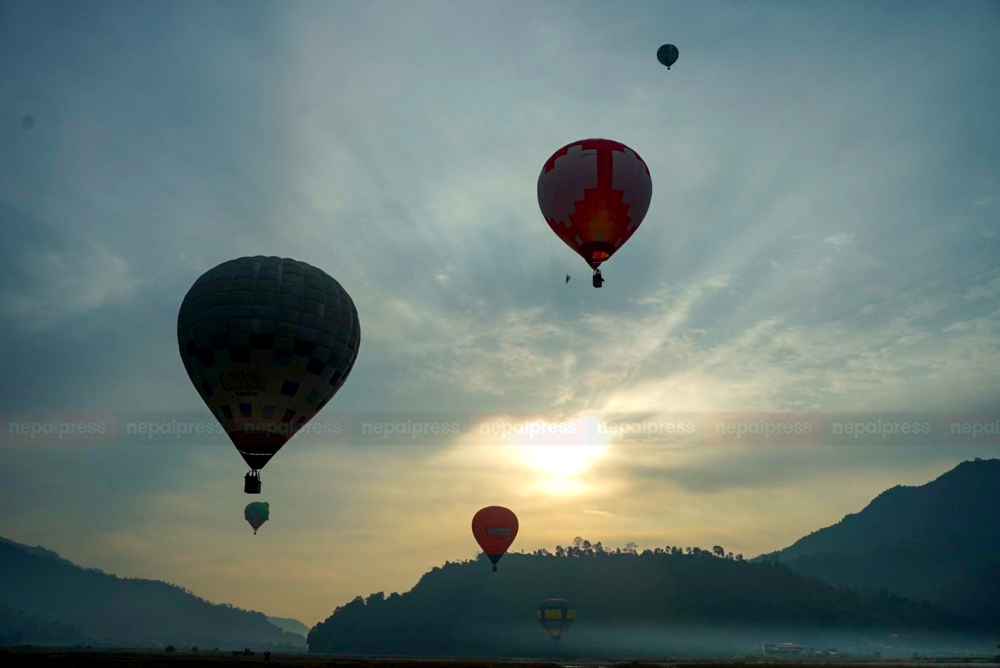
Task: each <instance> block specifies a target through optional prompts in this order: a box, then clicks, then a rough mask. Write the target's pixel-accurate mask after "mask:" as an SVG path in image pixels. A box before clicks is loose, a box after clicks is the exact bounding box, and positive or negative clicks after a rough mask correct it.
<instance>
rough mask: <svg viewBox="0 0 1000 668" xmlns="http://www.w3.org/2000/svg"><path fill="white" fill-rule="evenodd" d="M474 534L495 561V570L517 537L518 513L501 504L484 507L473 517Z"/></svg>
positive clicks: (487, 554)
mask: <svg viewBox="0 0 1000 668" xmlns="http://www.w3.org/2000/svg"><path fill="white" fill-rule="evenodd" d="M472 535H473V536H475V537H476V542H477V543H479V547H481V548H483V552H485V553H486V556H487V557H489V558H490V561H492V562H493V572H496V570H497V562H498V561H500V557H502V556H503V555H504V554H505V553H506V552H507V548H509V547H510V544H511V543H513V542H514V539H515V538H516V537H517V515H515V514H514V513H512V512H511V511H509V510H507V509H506V508H502V507H500V506H490V507H489V508H483V509H482V510H480V511H479V512H478V513H476V516H475V517H473V518H472Z"/></svg>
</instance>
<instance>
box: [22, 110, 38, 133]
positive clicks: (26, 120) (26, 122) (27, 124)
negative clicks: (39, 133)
mask: <svg viewBox="0 0 1000 668" xmlns="http://www.w3.org/2000/svg"><path fill="white" fill-rule="evenodd" d="M34 125H35V117H34V116H32V115H31V114H26V115H25V116H24V117H23V118H21V127H23V128H24V129H25V130H30V129H31V128H32V127H34Z"/></svg>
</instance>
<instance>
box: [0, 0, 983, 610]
mask: <svg viewBox="0 0 1000 668" xmlns="http://www.w3.org/2000/svg"><path fill="white" fill-rule="evenodd" d="M666 42H669V43H673V44H676V45H677V46H678V47H679V49H680V59H679V60H678V62H677V64H676V65H674V67H673V68H672V69H671V70H670V71H667V70H666V69H665V68H663V67H662V66H661V65H659V64H658V63H657V61H656V58H655V53H656V49H657V48H658V47H659V46H660V45H661V44H663V43H666ZM997 81H1000V4H998V3H996V2H994V1H991V0H985V1H982V2H978V1H973V0H962V1H961V2H949V3H944V2H916V1H905V2H903V1H885V2H879V3H871V2H852V1H843V2H837V3H828V2H818V1H811V0H810V1H801V2H795V3H790V2H763V1H762V2H754V3H747V2H709V1H704V0H699V1H698V2H694V1H690V2H672V1H666V0H663V1H656V2H653V1H650V2H640V1H639V0H632V1H629V2H621V3H601V2H589V1H579V2H544V3H540V2H529V1H526V0H525V1H515V2H503V3H500V2H478V1H477V2H458V1H457V0H455V1H452V2H437V1H429V0H428V1H419V2H417V1H414V2H402V1H395V2H379V1H373V2H365V3H356V2H352V3H348V2H333V1H330V2H300V1H293V0H288V1H286V2H261V1H259V0H246V1H242V2H218V1H213V2H193V1H177V2H170V3H135V2H127V1H121V2H112V1H100V2H90V3H79V2H70V1H68V0H66V1H61V2H51V1H48V0H32V1H31V2H27V1H22V2H6V3H3V4H2V5H0V231H2V242H0V332H2V336H0V341H2V345H0V370H2V373H0V417H2V419H3V422H2V424H0V509H2V510H0V535H2V536H4V537H7V538H9V539H12V540H16V541H19V542H23V543H28V544H31V545H35V544H41V545H43V546H45V547H48V548H50V549H53V550H56V551H57V552H59V553H60V554H61V555H62V556H63V557H65V558H68V559H70V560H72V561H74V562H76V563H79V564H81V565H84V566H87V567H95V568H101V569H102V570H105V571H108V572H113V573H116V574H118V575H121V576H131V577H148V578H154V579H160V580H166V581H170V582H174V583H176V584H179V585H182V586H184V587H187V588H189V589H191V590H193V591H194V592H195V593H196V594H198V595H200V596H202V597H205V598H207V599H209V600H211V601H214V602H228V603H231V604H233V605H237V606H239V607H243V608H250V609H256V610H261V611H264V612H266V613H267V614H269V615H274V616H281V617H294V618H297V619H300V620H301V621H303V622H305V623H306V624H309V625H312V624H314V623H316V622H318V621H320V620H322V619H324V618H326V617H327V616H328V615H329V614H330V613H331V612H332V611H333V609H334V608H335V607H336V606H338V605H342V604H344V603H346V602H348V601H350V600H351V599H352V598H354V597H355V596H358V595H364V596H367V595H368V594H370V593H372V592H376V591H385V592H386V593H388V592H392V591H406V590H408V589H409V588H411V587H412V586H413V585H414V584H415V583H416V582H417V580H418V579H419V577H420V576H421V574H423V573H424V572H426V571H428V570H429V569H430V568H431V567H433V566H435V565H441V564H442V563H443V562H444V561H446V560H451V561H455V560H461V559H468V558H472V557H474V556H475V555H476V554H477V552H478V547H477V546H476V544H475V542H474V541H473V538H472V535H471V531H470V528H469V525H470V520H471V517H472V515H473V514H474V512H475V511H476V510H478V509H479V508H481V507H483V506H486V505H505V506H507V507H510V508H511V509H513V510H515V512H516V513H517V514H518V516H519V518H520V522H521V529H520V533H519V534H518V538H517V540H516V542H515V543H514V546H513V548H512V549H515V550H518V549H524V550H535V549H538V548H540V547H546V548H548V549H550V550H551V549H553V548H554V546H555V545H557V544H561V545H567V544H568V543H570V542H571V541H572V540H573V538H574V537H575V536H582V537H584V538H587V539H589V540H591V541H593V542H596V541H602V542H603V543H604V544H605V545H621V546H623V545H624V544H625V543H626V542H628V541H634V542H636V543H638V545H639V547H640V549H642V548H645V547H650V548H652V547H656V546H663V545H682V546H700V547H704V548H709V549H710V548H711V547H712V546H713V545H717V544H718V545H722V546H723V547H724V548H725V549H727V550H731V551H733V552H738V553H743V554H745V555H746V556H747V557H750V556H756V555H758V554H761V553H765V552H770V551H772V550H776V549H780V548H783V547H786V546H787V545H790V544H791V543H793V542H794V541H795V540H797V539H798V538H800V537H801V536H803V535H805V534H808V533H810V532H812V531H814V530H816V529H819V528H820V527H823V526H828V525H830V524H833V523H835V522H837V521H838V520H839V519H841V517H843V516H844V515H845V514H847V513H850V512H857V511H859V510H861V509H862V508H863V507H864V506H865V505H866V504H867V503H868V502H869V501H870V500H871V499H872V498H873V497H874V496H876V495H877V494H878V493H880V492H881V491H883V490H885V489H887V488H890V487H892V486H894V485H898V484H905V485H919V484H923V483H925V482H927V481H929V480H932V479H933V478H935V477H937V476H938V475H941V474H942V473H944V472H945V471H947V470H949V469H950V468H952V467H954V466H955V465H956V464H958V463H959V462H961V461H963V460H967V459H971V458H974V457H983V458H989V457H996V456H998V455H1000V445H998V444H1000V441H998V438H997V436H996V433H995V432H992V435H990V433H989V432H988V431H984V432H983V434H984V435H983V436H982V437H981V438H977V439H971V438H964V439H962V438H960V439H957V440H956V439H947V438H943V437H940V436H942V434H940V433H939V431H942V430H944V429H945V428H944V427H939V426H932V428H931V434H930V436H927V435H926V434H925V433H923V432H920V434H919V435H918V436H915V437H913V438H909V437H906V436H902V435H900V433H899V432H897V433H896V434H895V435H892V436H891V437H885V436H884V435H883V436H864V437H861V438H853V437H844V436H843V435H841V437H839V438H834V437H833V436H831V434H836V433H837V432H835V431H833V432H831V429H835V427H834V426H831V425H833V423H834V422H836V419H838V418H837V417H836V416H839V415H843V414H852V415H855V416H857V415H862V416H867V417H863V418H859V417H853V418H850V419H848V420H847V421H848V422H851V421H854V422H856V421H858V420H862V419H863V420H867V421H868V422H866V424H867V423H869V422H871V421H872V420H877V419H882V420H883V421H884V423H892V424H895V425H897V427H898V425H899V424H902V423H919V424H931V425H939V419H940V416H941V415H942V414H943V413H948V414H950V413H959V414H963V415H965V414H973V413H974V414H975V415H974V416H972V417H968V416H966V417H968V419H969V420H979V422H977V424H980V425H987V426H986V427H983V429H984V430H988V429H990V427H989V426H988V425H989V424H991V422H990V420H992V419H995V418H997V417H1000V415H998V413H1000V404H998V401H1000V383H998V382H997V380H998V378H1000V345H998V342H1000V262H998V260H997V258H998V257H1000V255H998V251H1000V215H998V211H1000V124H998V123H997V118H1000V87H998V86H997ZM25 117H30V119H31V121H33V122H24V119H25ZM588 137H604V138H609V139H614V140H616V141H620V142H622V143H624V144H626V145H627V146H629V147H631V148H632V149H634V150H635V151H636V152H637V153H638V154H639V155H640V156H642V158H643V159H644V160H645V162H646V163H647V165H648V166H649V170H650V173H651V176H652V180H653V196H652V202H651V205H650V208H649V212H648V214H647V216H646V218H645V220H644V222H643V223H642V225H641V227H640V228H639V230H638V231H637V233H636V234H635V236H634V237H633V238H632V239H631V240H630V241H629V243H628V244H626V245H625V246H624V247H623V248H622V249H621V250H620V251H619V252H618V253H616V254H615V256H614V257H613V258H612V260H611V261H609V262H607V263H606V264H605V267H604V277H605V279H606V283H605V284H604V287H603V288H602V289H600V290H594V289H593V288H592V287H591V286H590V284H589V280H588V278H589V276H588V269H587V267H586V264H585V263H584V262H583V261H582V260H581V259H580V258H579V257H577V256H575V255H574V254H573V252H572V251H571V250H570V249H569V248H568V247H566V246H564V245H563V244H562V243H561V242H560V241H559V240H558V239H557V238H555V236H554V235H553V234H552V233H551V231H550V230H549V229H548V227H547V226H546V225H545V222H544V220H543V219H542V217H541V214H540V213H539V210H538V203H537V197H536V183H537V178H538V174H539V172H540V170H541V167H542V165H543V163H544V162H545V161H546V159H547V158H548V157H549V156H550V155H551V154H552V153H554V152H555V151H556V150H557V149H559V148H560V147H562V146H564V145H566V144H568V143H570V142H572V141H575V140H579V139H584V138H588ZM249 255H278V256H281V257H291V258H295V259H297V260H301V261H304V262H307V263H309V264H312V265H314V266H316V267H319V268H321V269H323V270H324V271H326V272H327V273H329V274H330V275H331V276H333V277H334V278H336V279H337V280H338V281H339V282H340V283H341V284H342V285H343V286H344V288H345V289H346V290H347V291H348V292H349V293H350V294H351V296H352V298H353V300H354V302H355V304H356V306H357V309H358V313H359V318H360V322H361V328H362V342H361V351H360V354H359V357H358V360H357V363H356V365H355V367H354V370H353V372H352V374H351V376H350V378H349V380H348V381H347V383H346V384H345V385H344V387H343V388H342V389H341V391H340V392H339V393H338V395H337V396H336V398H335V399H334V400H333V401H332V402H331V403H330V404H329V405H328V406H327V407H326V408H325V409H324V412H323V413H322V414H321V415H320V416H319V417H317V421H319V420H322V419H327V418H329V420H330V421H338V420H339V421H340V422H338V424H346V425H347V427H346V431H344V432H343V433H342V434H341V435H340V436H338V437H337V438H326V437H325V436H312V437H311V438H306V437H305V436H302V435H300V436H299V437H296V439H297V440H298V441H299V442H298V443H297V442H296V440H293V441H292V442H291V443H290V444H289V445H288V446H287V447H286V448H285V449H283V450H282V451H281V452H280V453H279V454H278V456H276V457H275V458H274V460H273V461H272V462H271V463H270V464H269V465H268V467H267V468H266V469H265V470H264V472H263V475H262V478H263V481H264V494H262V496H261V498H260V500H266V501H268V502H269V503H270V505H271V520H270V521H269V522H268V523H267V524H265V525H264V527H263V528H262V529H261V531H260V533H259V534H258V535H256V536H254V535H253V534H252V532H251V530H250V529H249V527H248V526H247V525H246V523H245V522H244V520H243V517H242V509H243V506H244V505H245V504H246V503H247V501H248V499H249V498H250V497H247V496H246V495H244V494H243V492H242V480H241V477H242V475H243V473H244V472H245V465H244V464H243V461H242V460H241V459H240V457H239V456H238V454H237V453H236V451H235V449H234V448H233V447H232V445H231V444H230V443H229V442H228V439H227V438H226V437H225V436H224V435H220V434H208V435H205V436H199V437H185V438H173V437H163V438H159V437H158V438H155V439H146V440H143V438H142V437H140V436H135V435H132V436H123V435H122V434H121V427H122V425H124V424H125V423H126V422H129V421H130V420H131V421H133V422H134V421H135V420H147V421H149V422H157V423H159V422H166V421H170V420H175V419H188V418H190V419H191V420H194V421H200V422H201V423H203V424H210V423H212V422H214V420H213V418H212V416H211V414H210V413H209V412H208V410H207V409H206V408H205V407H204V404H203V403H202V402H201V399H200V397H199V396H198V394H197V392H195V390H194V388H193V387H192V386H191V383H190V381H189V380H188V378H187V375H186V373H185V370H184V367H183V365H182V364H181V360H180V356H179V354H178V351H177V342H176V318H177V311H178V308H179V306H180V302H181V300H182V299H183V297H184V294H185V293H186V291H187V290H188V288H189V287H190V286H191V284H192V283H194V281H195V280H196V279H197V278H198V276H200V275H201V274H202V273H204V272H205V271H207V270H208V269H210V268H212V267H214V266H216V265H217V264H219V263H221V262H224V261H226V260H229V259H233V258H237V257H243V256H249ZM565 273H569V274H570V275H572V276H573V277H574V278H575V279H578V280H574V281H571V282H570V283H569V284H568V285H567V284H564V280H563V277H564V274H565ZM720 415H722V416H724V417H723V418H718V416H720ZM108 416H112V417H113V418H114V419H115V420H116V424H117V425H118V427H119V429H118V431H116V432H115V435H113V436H107V437H100V436H97V437H94V438H90V439H87V438H77V439H73V438H69V439H60V438H56V437H54V436H45V435H44V434H41V435H38V436H37V437H36V438H29V437H14V436H12V432H11V429H12V427H11V425H13V424H22V423H24V422H32V421H34V422H35V423H38V424H41V423H42V422H43V421H44V420H51V419H59V420H63V421H67V420H68V421H73V420H79V421H84V422H93V421H100V420H103V419H106V418H107V417H108ZM136 416H140V417H136ZM760 416H764V418H760ZM797 416H798V417H797ZM802 416H806V417H802ZM817 416H819V417H817ZM716 418H718V419H716ZM719 419H721V420H723V422H726V424H729V423H730V422H731V423H733V424H736V423H740V424H745V425H751V424H754V423H756V422H757V421H758V420H759V419H766V420H770V421H772V422H774V421H776V420H777V421H778V422H782V421H792V422H795V421H799V422H802V421H803V420H804V421H805V422H809V423H810V424H813V425H821V426H819V427H817V429H818V431H816V430H814V431H813V432H811V435H810V436H803V437H801V438H798V437H795V436H792V437H787V438H784V439H768V438H763V437H757V438H751V436H749V435H748V436H746V437H745V438H743V437H740V438H736V437H732V436H729V437H723V438H718V437H713V435H712V427H711V425H717V424H718V423H719V422H718V420H719ZM961 419H963V420H964V419H966V418H965V417H963V418H961ZM406 420H410V421H411V423H413V422H418V423H421V424H430V423H434V424H438V425H452V424H455V425H458V428H456V429H445V430H444V431H448V432H449V433H446V434H440V435H438V436H433V437H429V436H426V435H424V436H414V435H413V434H412V433H411V432H412V428H411V427H406V430H408V431H406V433H404V434H403V435H393V436H391V437H383V436H379V435H373V432H371V431H367V432H366V431H365V429H367V427H364V426H363V425H365V424H368V425H372V424H375V423H380V424H393V425H397V424H403V423H405V421H406ZM609 421H610V422H609ZM727 421H728V422H727ZM810 421H812V422H810ZM677 422H682V423H685V424H689V423H690V424H695V425H697V428H696V430H695V431H696V433H695V434H693V435H692V434H688V435H683V436H677V435H667V432H666V431H664V430H665V429H667V427H666V426H664V425H669V424H674V423H677ZM528 423H530V424H535V425H538V424H542V425H549V426H552V425H555V426H556V427H557V429H556V431H558V427H559V426H560V425H562V426H563V427H566V425H576V427H579V428H578V429H577V431H576V432H574V434H575V435H572V434H571V435H569V436H567V435H565V434H563V435H557V436H552V435H537V434H536V435H531V436H529V435H527V434H526V433H524V425H525V424H528ZM483 424H487V425H500V427H499V429H500V430H501V434H502V429H503V428H504V427H503V425H506V426H507V428H508V431H510V432H512V433H509V435H508V437H507V438H502V437H498V436H495V435H493V432H491V431H490V429H492V428H493V427H492V426H490V427H488V428H486V429H484V428H483V427H482V425H483ZM609 424H612V425H614V424H617V425H619V426H620V425H624V424H628V425H632V427H630V429H632V431H631V433H629V434H625V435H623V432H622V428H619V429H618V430H617V431H616V430H614V429H610V428H608V425H609ZM940 424H943V422H940ZM949 424H951V423H949ZM705 425H708V426H705ZM576 427H574V428H576ZM703 427H704V429H703ZM716 428H717V427H716ZM400 429H403V427H400ZM747 429H748V430H749V427H748V428H747ZM657 430H660V431H657ZM564 431H572V429H569V428H566V429H564ZM917 431H918V432H919V430H917ZM456 432H457V433H456ZM779 441H780V442H779ZM944 441H947V442H946V443H943V442H944ZM501 564H502V562H501Z"/></svg>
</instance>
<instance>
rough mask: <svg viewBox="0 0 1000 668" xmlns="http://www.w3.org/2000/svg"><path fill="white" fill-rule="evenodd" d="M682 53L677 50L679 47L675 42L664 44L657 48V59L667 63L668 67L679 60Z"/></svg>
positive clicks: (664, 63)
mask: <svg viewBox="0 0 1000 668" xmlns="http://www.w3.org/2000/svg"><path fill="white" fill-rule="evenodd" d="M680 55H681V52H680V51H678V50H677V47H676V46H674V45H673V44H664V45H663V46H661V47H660V48H659V49H657V50H656V59H657V60H658V61H660V63H661V64H663V65H666V66H667V69H668V70H669V69H670V66H671V65H673V64H674V63H676V62H677V58H678V57H679V56H680Z"/></svg>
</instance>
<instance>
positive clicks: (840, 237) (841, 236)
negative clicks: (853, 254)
mask: <svg viewBox="0 0 1000 668" xmlns="http://www.w3.org/2000/svg"><path fill="white" fill-rule="evenodd" d="M823 243H825V244H829V245H830V246H833V248H834V250H841V249H842V248H844V247H846V246H850V245H851V244H853V243H854V233H853V232H839V233H837V234H832V235H830V236H828V237H827V238H825V239H823Z"/></svg>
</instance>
